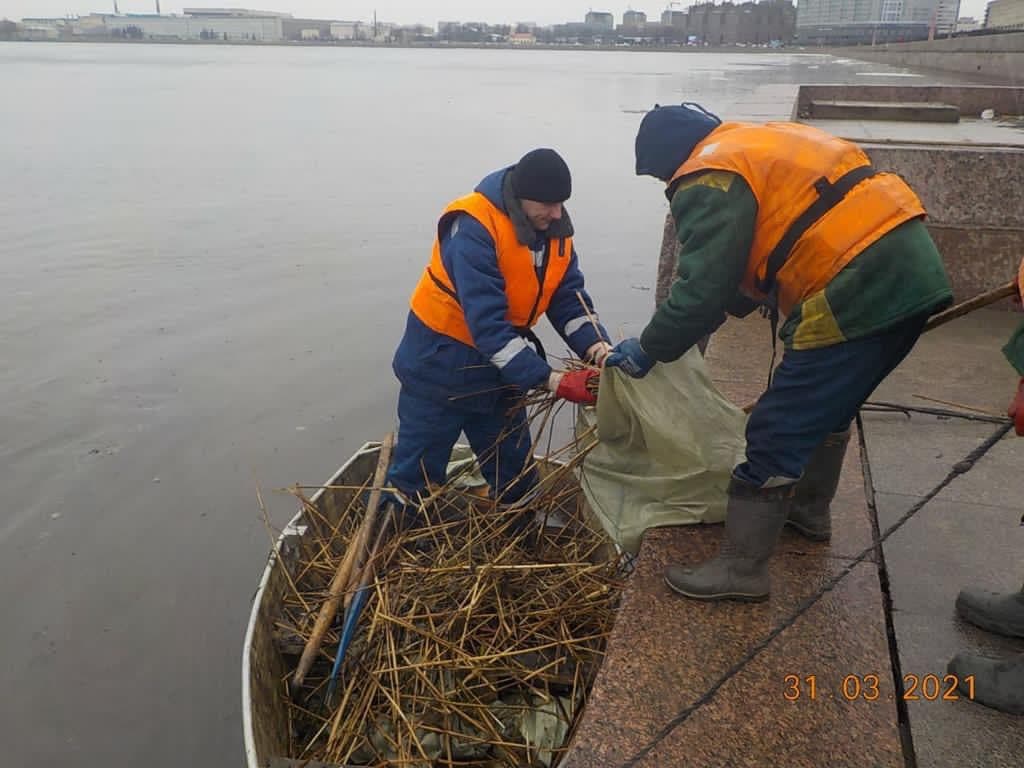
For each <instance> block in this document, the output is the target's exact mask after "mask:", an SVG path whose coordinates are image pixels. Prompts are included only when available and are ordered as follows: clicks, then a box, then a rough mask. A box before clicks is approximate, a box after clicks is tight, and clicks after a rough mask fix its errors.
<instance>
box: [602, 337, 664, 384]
mask: <svg viewBox="0 0 1024 768" xmlns="http://www.w3.org/2000/svg"><path fill="white" fill-rule="evenodd" d="M604 366H605V368H618V369H620V370H622V371H623V372H625V373H627V374H629V375H630V376H632V377H633V378H634V379H642V378H643V377H644V376H646V375H647V374H648V372H649V371H650V370H651V368H653V367H654V361H653V360H652V359H651V358H650V357H648V355H647V353H646V352H644V348H643V347H641V346H640V339H626V340H625V341H620V342H619V343H618V344H616V345H615V346H614V347H612V351H611V352H610V353H609V354H608V357H606V358H605V361H604Z"/></svg>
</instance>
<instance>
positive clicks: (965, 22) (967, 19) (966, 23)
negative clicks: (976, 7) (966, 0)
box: [956, 16, 981, 32]
mask: <svg viewBox="0 0 1024 768" xmlns="http://www.w3.org/2000/svg"><path fill="white" fill-rule="evenodd" d="M979 29H981V22H980V21H978V20H977V19H975V18H974V17H972V16H961V17H960V18H959V19H957V21H956V31H957V32H974V31H976V30H979Z"/></svg>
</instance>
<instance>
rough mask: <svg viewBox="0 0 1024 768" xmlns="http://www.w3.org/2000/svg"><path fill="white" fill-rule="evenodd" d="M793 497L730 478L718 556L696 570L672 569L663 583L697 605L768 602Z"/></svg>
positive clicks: (789, 488)
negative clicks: (771, 568)
mask: <svg viewBox="0 0 1024 768" xmlns="http://www.w3.org/2000/svg"><path fill="white" fill-rule="evenodd" d="M792 494H793V486H792V485H787V486H783V487H780V488H757V487H755V486H752V485H749V484H747V483H745V482H743V481H742V480H738V479H736V478H735V477H734V478H732V480H731V482H730V483H729V504H728V507H727V508H726V515H725V539H724V541H723V542H722V546H721V547H720V549H719V552H718V556H717V557H714V558H712V559H711V560H709V561H707V562H706V563H702V564H701V565H699V566H697V567H696V568H692V569H691V568H684V567H683V566H679V565H672V566H669V567H668V569H666V571H665V582H666V583H667V584H668V585H669V587H671V588H672V589H673V590H675V591H676V592H678V593H679V594H680V595H683V596H684V597H690V598H693V599H695V600H746V601H757V600H764V599H765V598H767V597H768V592H769V587H770V583H769V578H768V558H770V557H771V554H772V551H773V550H774V549H775V543H776V542H777V541H778V539H779V533H781V531H782V527H783V526H784V525H785V523H786V513H787V512H788V511H789V505H790V504H791V502H792Z"/></svg>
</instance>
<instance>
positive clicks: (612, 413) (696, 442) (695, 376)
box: [578, 347, 747, 554]
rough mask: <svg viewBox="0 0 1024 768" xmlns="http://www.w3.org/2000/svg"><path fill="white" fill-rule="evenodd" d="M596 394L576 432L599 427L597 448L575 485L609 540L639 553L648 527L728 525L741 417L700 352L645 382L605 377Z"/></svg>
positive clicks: (611, 372)
mask: <svg viewBox="0 0 1024 768" xmlns="http://www.w3.org/2000/svg"><path fill="white" fill-rule="evenodd" d="M600 393H601V394H600V396H599V397H598V403H597V407H596V408H581V409H580V410H579V413H580V415H579V424H578V427H579V428H582V429H586V428H588V427H590V426H592V425H593V424H594V423H596V424H597V436H598V439H599V441H600V442H599V443H598V445H597V446H596V447H595V448H594V449H593V450H592V451H591V452H590V454H589V455H588V456H587V457H586V459H585V460H584V462H583V467H582V470H581V475H580V486H581V487H582V489H583V492H584V494H585V495H586V497H587V501H588V502H589V503H590V506H591V507H592V508H593V510H594V513H595V514H596V515H597V517H598V518H599V519H600V520H601V522H602V524H603V525H604V527H605V530H606V531H607V532H608V534H609V536H611V537H612V538H613V539H614V540H615V542H616V543H617V544H618V545H619V546H620V547H622V548H623V549H624V550H626V551H627V552H630V553H632V554H635V553H636V552H637V551H638V550H639V549H640V540H641V537H642V536H643V532H644V531H645V530H647V529H648V528H652V527H657V526H663V525H692V524H695V523H716V522H721V521H722V520H724V519H725V503H726V490H727V488H728V486H729V478H730V476H731V474H732V469H733V467H734V466H736V465H737V464H738V463H740V462H742V461H743V457H744V451H745V448H746V443H745V440H744V437H743V435H744V428H745V426H746V418H747V417H746V415H745V414H744V413H743V411H742V410H741V409H739V408H737V407H736V406H735V405H733V404H732V403H730V402H729V401H728V400H727V399H726V398H725V397H724V396H723V395H722V393H721V392H719V391H718V389H717V388H716V387H715V385H714V384H713V383H712V381H711V377H710V376H709V375H708V371H707V366H706V364H705V362H704V358H703V356H702V355H701V354H700V351H699V350H698V349H697V348H696V347H693V348H692V349H690V351H689V352H687V353H686V354H685V355H683V357H681V358H680V359H679V360H677V361H675V362H674V363H659V364H658V365H655V366H654V368H652V369H651V372H650V373H649V374H647V376H646V377H644V378H643V379H632V378H630V377H628V376H627V375H626V374H624V373H622V372H621V371H619V370H617V369H608V370H605V371H604V372H603V373H602V374H601V389H600Z"/></svg>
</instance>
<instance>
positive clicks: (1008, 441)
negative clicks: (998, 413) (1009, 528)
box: [938, 433, 1024, 520]
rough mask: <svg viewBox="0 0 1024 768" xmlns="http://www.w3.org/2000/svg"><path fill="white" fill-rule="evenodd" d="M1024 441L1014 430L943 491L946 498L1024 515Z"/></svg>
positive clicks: (940, 495) (942, 496) (940, 497)
mask: <svg viewBox="0 0 1024 768" xmlns="http://www.w3.org/2000/svg"><path fill="white" fill-rule="evenodd" d="M1022 477H1024V440H1021V439H1019V438H1017V437H1016V435H1014V434H1013V433H1010V434H1009V435H1007V436H1006V437H1004V438H1003V439H1002V440H1000V441H999V442H998V443H996V444H995V445H994V446H992V449H991V450H989V451H988V452H987V453H986V454H985V455H984V456H983V457H982V458H980V459H979V460H978V461H977V462H975V463H974V466H973V467H972V469H971V471H970V472H967V473H965V474H962V475H960V476H958V477H957V478H956V479H955V480H953V482H951V483H950V484H949V485H948V486H947V487H946V488H944V489H943V490H942V491H941V492H940V493H939V496H938V498H939V499H944V500H946V501H965V502H971V503H974V504H987V505H991V506H996V507H1005V508H1007V509H1010V510H1013V511H1014V512H1015V513H1016V515H1017V519H1018V520H1020V518H1021V515H1022V514H1024V487H1022V486H1024V483H1022V482H1021V478H1022Z"/></svg>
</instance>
